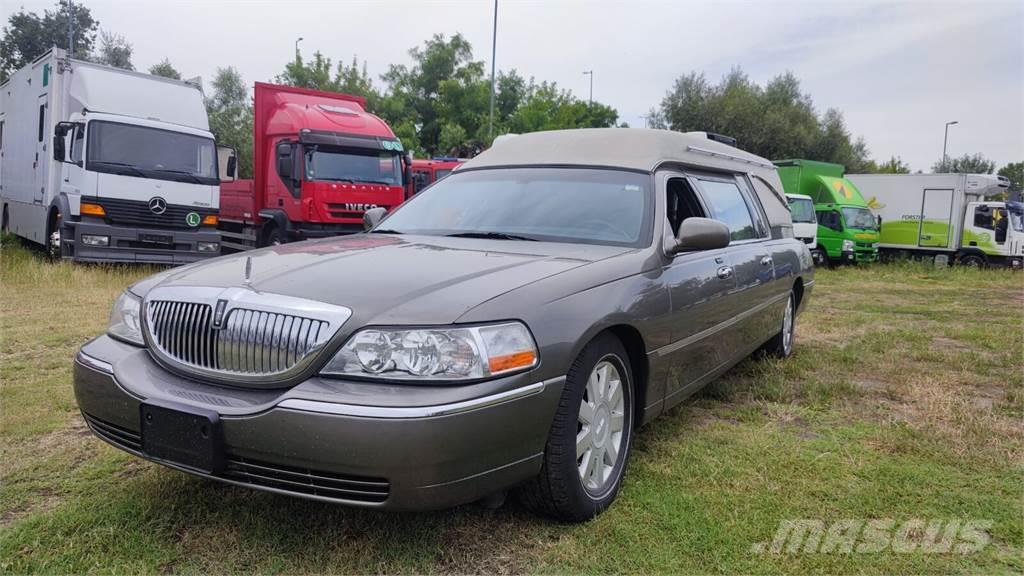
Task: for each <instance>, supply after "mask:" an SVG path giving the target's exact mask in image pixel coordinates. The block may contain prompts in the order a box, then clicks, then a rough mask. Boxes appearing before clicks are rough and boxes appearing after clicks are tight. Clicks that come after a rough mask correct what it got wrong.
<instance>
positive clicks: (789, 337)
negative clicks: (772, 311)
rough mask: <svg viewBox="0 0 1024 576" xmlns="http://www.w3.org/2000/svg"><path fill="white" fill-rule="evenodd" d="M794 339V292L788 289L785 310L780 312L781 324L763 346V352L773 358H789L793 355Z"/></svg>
mask: <svg viewBox="0 0 1024 576" xmlns="http://www.w3.org/2000/svg"><path fill="white" fill-rule="evenodd" d="M794 340H796V294H794V293H793V291H792V290H790V291H789V298H788V299H787V300H786V310H785V311H784V312H783V313H782V326H780V327H779V332H778V333H777V334H775V336H772V339H771V340H769V341H768V343H767V344H765V346H764V349H763V350H764V353H765V355H767V356H773V357H775V358H789V357H790V356H792V355H793V343H794Z"/></svg>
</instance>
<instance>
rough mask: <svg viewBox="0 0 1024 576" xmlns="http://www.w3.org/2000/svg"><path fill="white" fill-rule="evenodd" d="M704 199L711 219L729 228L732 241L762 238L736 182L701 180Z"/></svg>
mask: <svg viewBox="0 0 1024 576" xmlns="http://www.w3.org/2000/svg"><path fill="white" fill-rule="evenodd" d="M700 187H701V190H702V191H703V192H704V199H705V200H706V201H707V203H708V204H709V208H710V210H711V217H712V218H714V219H715V220H720V221H722V222H724V223H725V225H726V226H728V227H729V237H730V238H731V239H732V240H754V239H757V238H760V237H761V234H760V232H759V231H758V227H757V225H756V224H755V222H754V218H753V216H752V214H751V212H752V211H751V207H750V205H749V204H748V203H747V199H746V198H744V196H743V193H742V192H741V191H740V188H739V186H737V185H736V182H735V181H731V180H708V179H703V178H701V179H700Z"/></svg>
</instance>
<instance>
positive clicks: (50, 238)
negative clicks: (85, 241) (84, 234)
mask: <svg viewBox="0 0 1024 576" xmlns="http://www.w3.org/2000/svg"><path fill="white" fill-rule="evenodd" d="M63 228H64V217H63V216H62V215H61V213H60V212H56V213H55V215H54V216H53V217H52V218H51V219H50V226H49V232H48V233H47V234H46V255H47V256H49V258H50V260H60V257H61V246H62V244H63V238H62V232H63Z"/></svg>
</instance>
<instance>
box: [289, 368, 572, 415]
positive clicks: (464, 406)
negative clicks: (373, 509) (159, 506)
mask: <svg viewBox="0 0 1024 576" xmlns="http://www.w3.org/2000/svg"><path fill="white" fill-rule="evenodd" d="M564 382H565V376H559V377H557V378H551V379H549V380H545V381H543V382H535V383H533V384H528V385H526V386H523V387H520V388H515V389H513V390H507V391H505V392H499V393H497V394H492V395H490V396H482V397H480V398H473V399H472V400H464V401H462V402H453V403H451V404H439V405H436V406H361V405H359V404H339V403H335V402H323V401H320V400H303V399H300V398H289V399H287V400H284V401H282V402H280V403H278V404H277V406H276V408H284V409H286V410H297V411H301V412H317V413H320V414H332V415H336V416H355V417H358V418H385V419H395V418H436V417H438V416H451V415H453V414H461V413H463V412H471V411H473V410H479V409H481V408H490V407H492V406H497V405H499V404H504V403H505V402H512V401H513V400H520V399H522V398H526V397H528V396H533V395H534V394H540V393H541V392H543V391H544V389H545V388H547V387H548V386H554V385H556V384H562V383H564Z"/></svg>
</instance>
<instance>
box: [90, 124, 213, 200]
mask: <svg viewBox="0 0 1024 576" xmlns="http://www.w3.org/2000/svg"><path fill="white" fill-rule="evenodd" d="M86 157H87V161H88V169H89V170H94V171H97V172H108V173H114V174H125V175H129V176H137V177H143V178H158V179H163V180H181V181H186V182H195V183H197V184H213V185H216V184H219V183H220V180H219V179H218V177H217V153H216V150H215V148H214V144H213V139H211V138H204V137H202V136H194V135H192V134H184V133H181V132H173V131H171V130H162V129H160V128H149V127H146V126H137V125H134V124H121V123H118V122H106V121H101V120H94V121H92V122H90V123H89V126H88V146H87V147H86Z"/></svg>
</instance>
